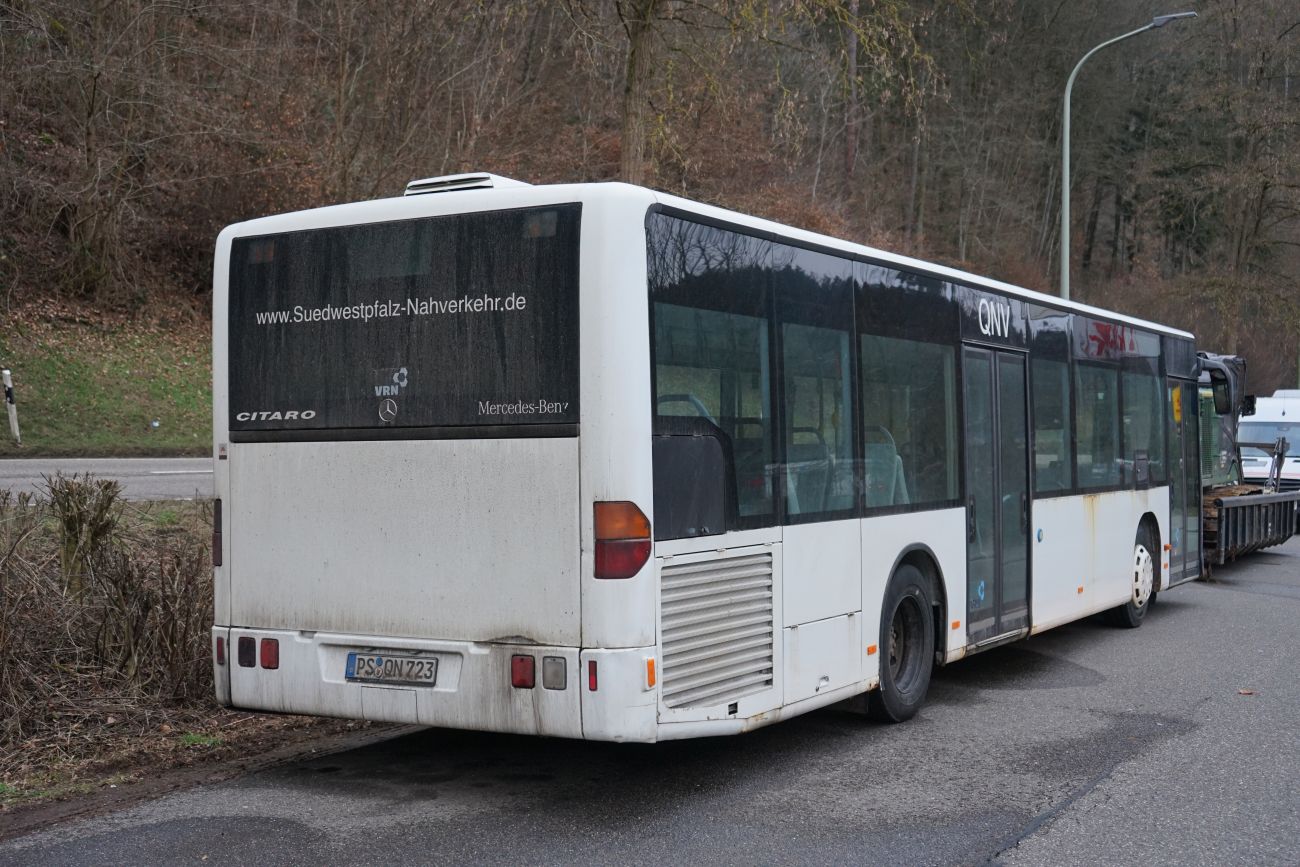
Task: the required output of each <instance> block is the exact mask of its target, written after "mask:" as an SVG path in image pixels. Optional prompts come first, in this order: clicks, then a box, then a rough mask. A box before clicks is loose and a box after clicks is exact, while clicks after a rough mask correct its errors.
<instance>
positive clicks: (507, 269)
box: [229, 204, 581, 439]
mask: <svg viewBox="0 0 1300 867" xmlns="http://www.w3.org/2000/svg"><path fill="white" fill-rule="evenodd" d="M580 214H581V206H580V205H577V204H571V205H561V206H554V207H548V208H534V209H522V210H510V211H490V212H485V213H474V214H460V215H456V216H450V217H433V218H427V219H418V220H404V221H401V222H388V223H369V224H364V225H356V226H342V227H338V228H329V229H317V230H311V231H303V232H290V233H285V234H279V235H267V236H261V237H252V238H239V239H236V240H235V241H234V243H233V244H232V247H231V261H230V319H229V325H230V340H229V350H230V360H229V364H230V366H229V376H230V386H229V393H230V429H231V431H232V432H245V435H244V436H242V437H240V439H278V438H283V437H284V435H285V434H286V432H292V431H318V432H319V431H335V432H336V433H337V434H338V438H347V437H348V436H351V435H357V436H361V437H365V436H366V435H375V433H374V432H375V431H382V430H383V429H393V433H392V434H391V435H396V436H401V435H404V434H405V435H411V436H417V435H419V433H418V430H416V429H424V430H425V431H426V435H427V434H428V432H429V429H433V431H432V435H437V431H438V430H442V429H451V430H450V432H449V434H450V435H456V433H455V431H454V429H455V428H475V427H487V426H490V427H494V428H503V427H516V426H542V425H551V426H555V425H562V426H563V425H568V426H571V425H573V424H576V422H577V421H578V231H579V219H580ZM402 429H406V430H405V431H404V432H403V430H402ZM535 429H536V430H540V428H535ZM349 432H351V433H349ZM313 438H318V437H313Z"/></svg>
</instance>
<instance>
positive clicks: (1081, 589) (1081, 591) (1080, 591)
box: [1079, 584, 1083, 595]
mask: <svg viewBox="0 0 1300 867" xmlns="http://www.w3.org/2000/svg"><path fill="white" fill-rule="evenodd" d="M1079 594H1080V595H1082V594H1083V585H1082V584H1080V585H1079Z"/></svg>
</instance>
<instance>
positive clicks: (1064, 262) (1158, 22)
mask: <svg viewBox="0 0 1300 867" xmlns="http://www.w3.org/2000/svg"><path fill="white" fill-rule="evenodd" d="M1195 17H1196V13H1195V12H1175V13H1174V14H1172V15H1157V16H1156V17H1155V18H1152V19H1151V23H1150V24H1147V25H1146V26H1145V27H1139V28H1138V29H1137V30H1134V31H1132V32H1130V33H1125V34H1124V35H1123V36H1116V37H1115V38H1114V39H1108V40H1106V41H1105V42H1103V43H1102V44H1100V45H1098V46H1097V47H1096V48H1094V49H1092V50H1091V51H1089V52H1088V53H1087V54H1085V55H1083V58H1082V59H1081V60H1080V61H1079V62H1078V63H1076V64H1075V65H1074V71H1073V72H1071V73H1070V77H1069V78H1068V79H1067V80H1066V82H1065V108H1064V111H1063V112H1062V114H1061V297H1062V298H1065V299H1066V300H1069V298H1070V90H1071V89H1072V88H1073V87H1074V79H1075V76H1077V75H1078V74H1079V69H1080V68H1081V67H1082V66H1083V64H1084V63H1086V62H1087V60H1088V58H1089V57H1092V56H1093V55H1094V54H1096V53H1097V52H1098V51H1101V50H1102V49H1103V48H1105V47H1106V46H1107V45H1114V44H1115V43H1116V42H1120V41H1122V40H1125V39H1128V38H1129V37H1130V36H1137V35H1138V34H1139V33H1145V32H1146V31H1148V30H1155V29H1156V28H1157V27H1164V26H1165V25H1166V24H1168V23H1169V22H1170V21H1175V20H1177V19H1179V18H1195Z"/></svg>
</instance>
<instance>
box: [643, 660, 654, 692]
mask: <svg viewBox="0 0 1300 867" xmlns="http://www.w3.org/2000/svg"><path fill="white" fill-rule="evenodd" d="M645 683H646V686H647V687H651V688H653V687H654V685H655V658H654V657H653V656H652V657H650V658H649V659H647V660H646V661H645Z"/></svg>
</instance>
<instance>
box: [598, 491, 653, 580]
mask: <svg viewBox="0 0 1300 867" xmlns="http://www.w3.org/2000/svg"><path fill="white" fill-rule="evenodd" d="M595 520H596V523H595V529H596V564H595V575H596V577H597V578H631V577H632V576H633V575H635V574H636V573H637V572H640V571H641V567H642V566H644V565H645V564H646V561H647V560H649V559H650V540H651V536H650V519H649V518H647V517H646V516H645V513H644V512H642V511H641V509H640V508H638V507H637V505H636V503H630V502H628V501H626V500H617V501H613V502H605V503H596V514H595Z"/></svg>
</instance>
